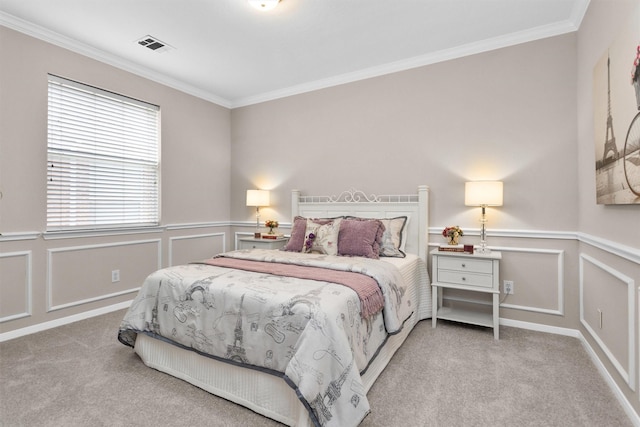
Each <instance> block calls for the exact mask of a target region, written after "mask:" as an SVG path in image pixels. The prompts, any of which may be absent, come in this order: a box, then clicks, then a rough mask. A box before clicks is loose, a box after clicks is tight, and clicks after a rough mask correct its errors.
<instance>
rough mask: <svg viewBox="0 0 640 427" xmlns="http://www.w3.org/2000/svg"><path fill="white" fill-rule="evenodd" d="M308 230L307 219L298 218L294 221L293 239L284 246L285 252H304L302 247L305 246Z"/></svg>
mask: <svg viewBox="0 0 640 427" xmlns="http://www.w3.org/2000/svg"><path fill="white" fill-rule="evenodd" d="M306 229H307V219H306V218H302V217H301V216H297V217H295V218H294V219H293V226H292V227H291V237H289V241H288V242H287V244H286V245H285V246H284V248H283V249H284V250H285V251H289V252H300V251H302V245H304V233H305V231H306Z"/></svg>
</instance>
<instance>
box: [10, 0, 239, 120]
mask: <svg viewBox="0 0 640 427" xmlns="http://www.w3.org/2000/svg"><path fill="white" fill-rule="evenodd" d="M0 25H2V26H4V27H7V28H10V29H12V30H15V31H18V32H20V33H23V34H26V35H28V36H31V37H34V38H37V39H39V40H42V41H44V42H47V43H51V44H54V45H56V46H59V47H61V48H64V49H67V50H70V51H72V52H75V53H78V54H80V55H83V56H86V57H88V58H91V59H95V60H96V61H100V62H103V63H105V64H107V65H111V66H113V67H116V68H119V69H121V70H124V71H127V72H129V73H132V74H135V75H137V76H140V77H143V78H145V79H149V80H151V81H154V82H156V83H160V84H162V85H164V86H168V87H170V88H173V89H176V90H179V91H180V92H184V93H186V94H188V95H193V96H195V97H197V98H201V99H204V100H205V101H209V102H212V103H214V104H218V105H220V106H222V107H226V108H231V102H230V101H229V100H227V99H224V98H221V97H219V96H217V95H215V94H212V93H209V92H207V91H204V90H202V89H199V88H197V87H194V86H191V85H189V84H186V83H184V82H182V81H180V80H177V79H174V78H172V77H169V76H166V75H164V74H161V73H158V72H155V71H153V70H151V69H149V68H146V67H142V66H140V65H138V64H135V63H134V62H131V61H127V60H125V59H123V58H121V57H119V56H117V55H113V54H110V53H107V52H104V51H102V50H100V49H96V48H94V47H91V46H89V45H87V44H85V43H82V42H80V41H78V40H74V39H72V38H70V37H66V36H63V35H61V34H59V33H56V32H54V31H51V30H48V29H46V28H44V27H41V26H39V25H36V24H33V23H31V22H28V21H25V20H23V19H20V18H18V17H16V16H13V15H10V14H8V13H5V12H2V11H0Z"/></svg>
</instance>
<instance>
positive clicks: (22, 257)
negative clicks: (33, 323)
mask: <svg viewBox="0 0 640 427" xmlns="http://www.w3.org/2000/svg"><path fill="white" fill-rule="evenodd" d="M31 258H32V255H31V251H20V252H5V253H0V271H2V274H0V323H2V322H8V321H10V320H15V319H21V318H23V317H29V316H31V304H32V295H31V288H32V277H33V272H32V259H31Z"/></svg>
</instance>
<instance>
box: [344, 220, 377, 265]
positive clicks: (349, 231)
mask: <svg viewBox="0 0 640 427" xmlns="http://www.w3.org/2000/svg"><path fill="white" fill-rule="evenodd" d="M383 233H384V225H383V224H382V222H380V221H378V220H377V219H371V220H360V219H344V220H342V223H341V224H340V234H338V255H346V256H362V257H366V258H374V259H378V258H379V257H380V242H381V240H382V234H383Z"/></svg>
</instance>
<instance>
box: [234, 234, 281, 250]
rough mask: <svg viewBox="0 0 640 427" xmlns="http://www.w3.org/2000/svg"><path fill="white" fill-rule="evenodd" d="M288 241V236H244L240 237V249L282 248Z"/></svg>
mask: <svg viewBox="0 0 640 427" xmlns="http://www.w3.org/2000/svg"><path fill="white" fill-rule="evenodd" d="M288 241H289V239H288V238H287V237H278V238H277V239H254V238H253V237H244V238H241V239H238V249H256V248H258V249H281V248H284V247H285V245H286V244H287V242H288Z"/></svg>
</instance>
